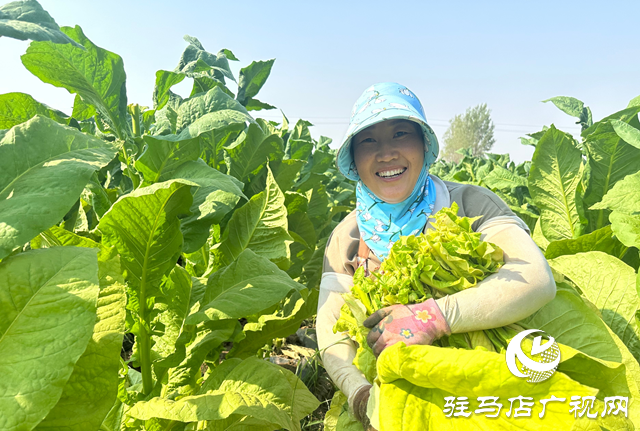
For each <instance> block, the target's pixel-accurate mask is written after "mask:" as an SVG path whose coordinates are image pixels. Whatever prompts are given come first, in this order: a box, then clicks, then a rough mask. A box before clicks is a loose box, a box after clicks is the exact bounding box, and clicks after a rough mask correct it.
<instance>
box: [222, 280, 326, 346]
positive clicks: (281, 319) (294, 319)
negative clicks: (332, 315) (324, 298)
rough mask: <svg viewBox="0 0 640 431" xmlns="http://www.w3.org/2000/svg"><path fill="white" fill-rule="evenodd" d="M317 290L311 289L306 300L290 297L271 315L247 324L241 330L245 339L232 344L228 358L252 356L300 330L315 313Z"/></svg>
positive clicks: (295, 295) (264, 315) (297, 296)
mask: <svg viewBox="0 0 640 431" xmlns="http://www.w3.org/2000/svg"><path fill="white" fill-rule="evenodd" d="M319 292H320V291H319V290H318V289H313V290H312V291H311V293H309V297H308V298H306V300H305V299H304V298H303V297H302V296H301V295H300V294H298V293H295V294H293V295H291V296H290V297H289V298H288V299H287V300H286V301H285V303H284V306H283V307H282V308H281V309H280V310H278V311H276V312H275V313H273V314H263V315H261V316H260V317H259V318H258V321H257V322H249V323H247V324H245V325H244V328H243V329H242V330H243V331H244V334H245V337H244V338H243V339H242V340H240V341H239V342H237V343H234V344H233V349H232V350H231V351H230V352H229V356H228V357H236V358H241V359H244V358H247V357H249V356H254V355H255V354H256V353H257V352H258V350H259V349H261V348H262V347H264V345H265V344H268V343H271V342H272V340H274V339H276V338H282V337H287V336H288V335H291V334H293V333H295V332H296V330H298V328H300V324H301V323H302V321H303V320H304V319H308V318H309V317H311V316H313V315H314V314H315V313H316V312H317V308H318V294H319Z"/></svg>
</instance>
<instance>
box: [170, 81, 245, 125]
mask: <svg viewBox="0 0 640 431" xmlns="http://www.w3.org/2000/svg"><path fill="white" fill-rule="evenodd" d="M222 110H231V111H238V112H241V113H243V114H245V115H247V116H248V115H249V113H248V111H247V110H246V108H245V107H244V106H242V105H241V104H240V103H238V101H237V100H235V99H233V98H232V97H230V96H229V95H228V94H226V93H225V92H224V91H223V90H222V89H221V88H220V87H215V88H213V89H211V90H209V91H207V92H206V93H200V94H196V95H195V96H192V97H190V98H188V99H186V100H184V101H183V102H182V103H181V104H180V106H179V107H178V111H177V112H178V119H177V123H176V128H177V130H178V133H180V132H181V131H182V130H184V128H185V127H187V126H188V125H190V124H192V123H193V122H195V121H196V120H197V119H198V118H200V117H202V116H204V115H206V114H209V113H212V112H217V111H222Z"/></svg>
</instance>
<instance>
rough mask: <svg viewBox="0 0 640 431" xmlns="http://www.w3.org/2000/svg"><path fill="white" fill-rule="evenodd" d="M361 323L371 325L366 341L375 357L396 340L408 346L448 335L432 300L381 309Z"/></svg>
mask: <svg viewBox="0 0 640 431" xmlns="http://www.w3.org/2000/svg"><path fill="white" fill-rule="evenodd" d="M364 326H366V327H367V328H371V332H369V335H368V336H367V344H369V347H371V349H372V350H373V354H374V355H375V356H376V357H378V356H379V355H380V353H382V351H383V350H384V349H385V348H387V347H389V346H392V345H394V344H395V343H397V342H399V341H402V342H404V343H405V344H406V345H407V346H410V345H412V344H431V343H433V342H434V341H435V340H437V339H438V338H440V337H442V336H443V335H449V334H451V330H450V329H449V324H448V323H447V320H446V319H445V318H444V316H443V315H442V312H441V311H440V308H439V307H438V304H436V302H435V301H434V300H433V299H428V300H426V301H425V302H422V303H420V304H412V305H392V306H391V307H386V308H383V309H380V310H378V311H376V312H375V313H373V314H372V315H371V316H369V317H368V318H367V319H366V320H365V321H364Z"/></svg>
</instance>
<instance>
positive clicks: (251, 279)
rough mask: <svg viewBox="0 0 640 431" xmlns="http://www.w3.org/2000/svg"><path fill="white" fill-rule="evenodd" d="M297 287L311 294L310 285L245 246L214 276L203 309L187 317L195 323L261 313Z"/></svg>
mask: <svg viewBox="0 0 640 431" xmlns="http://www.w3.org/2000/svg"><path fill="white" fill-rule="evenodd" d="M294 291H297V292H299V293H300V294H301V295H302V297H303V298H306V296H307V288H306V287H304V286H303V285H301V284H298V283H296V282H295V281H293V280H292V279H291V277H289V276H288V275H287V274H286V273H285V272H284V271H282V270H281V269H279V268H278V267H277V266H276V265H275V264H274V263H272V262H270V261H269V260H267V259H265V258H264V257H261V256H259V255H257V254H256V253H254V252H253V251H251V250H244V251H243V252H242V253H241V254H240V255H239V256H238V258H237V260H236V261H235V262H233V263H232V264H230V265H229V266H227V267H225V268H223V269H221V270H219V271H217V272H216V273H215V274H213V275H212V276H211V278H210V279H209V282H208V283H207V290H206V292H205V294H204V297H203V298H202V301H201V306H200V309H199V310H198V312H197V313H194V314H192V315H190V316H189V317H187V323H188V324H190V325H195V324H197V323H199V322H203V321H206V320H224V319H239V318H242V317H247V316H251V315H254V314H258V313H260V312H262V311H264V310H266V309H268V308H270V307H272V306H273V305H275V304H277V303H279V302H280V301H282V300H283V299H285V298H286V297H287V296H288V295H289V294H290V293H291V292H294Z"/></svg>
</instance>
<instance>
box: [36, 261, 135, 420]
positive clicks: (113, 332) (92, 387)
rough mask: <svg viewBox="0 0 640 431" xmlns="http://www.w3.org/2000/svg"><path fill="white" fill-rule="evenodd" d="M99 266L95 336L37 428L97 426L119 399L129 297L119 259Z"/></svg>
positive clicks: (101, 263) (100, 263)
mask: <svg viewBox="0 0 640 431" xmlns="http://www.w3.org/2000/svg"><path fill="white" fill-rule="evenodd" d="M98 267H99V269H98V273H99V275H100V294H99V296H98V303H97V321H96V324H95V327H94V330H93V336H92V337H91V340H90V341H89V344H88V345H87V349H86V350H85V351H84V353H83V354H82V356H81V357H80V359H78V362H76V364H75V367H74V369H73V374H71V377H70V378H69V381H68V382H67V384H66V386H65V387H64V391H63V392H62V397H61V398H60V401H58V404H56V406H55V407H54V408H53V409H52V410H51V411H50V412H49V414H48V415H47V417H46V418H45V419H44V421H42V422H40V424H38V426H37V427H36V428H35V429H36V430H38V431H41V430H61V429H64V430H69V431H84V430H88V429H98V427H99V426H100V424H101V423H102V421H103V420H104V418H105V417H106V416H107V414H108V413H109V410H111V407H112V406H113V404H114V402H115V401H116V394H117V392H118V370H119V368H120V350H121V349H122V337H123V334H124V320H125V305H126V302H127V298H126V295H125V291H124V279H122V275H121V273H120V259H119V258H118V257H117V256H116V257H114V258H112V259H110V260H109V261H105V262H99V263H98Z"/></svg>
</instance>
